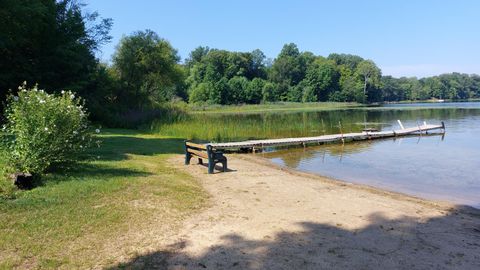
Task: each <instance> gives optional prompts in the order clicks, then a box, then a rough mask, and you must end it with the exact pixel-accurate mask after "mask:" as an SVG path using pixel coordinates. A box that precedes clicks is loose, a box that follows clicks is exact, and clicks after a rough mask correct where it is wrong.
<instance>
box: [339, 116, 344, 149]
mask: <svg viewBox="0 0 480 270" xmlns="http://www.w3.org/2000/svg"><path fill="white" fill-rule="evenodd" d="M338 127H340V134H341V136H342V143H343V144H345V139H344V138H343V130H342V122H340V121H338Z"/></svg>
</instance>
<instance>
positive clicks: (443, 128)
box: [442, 121, 445, 133]
mask: <svg viewBox="0 0 480 270" xmlns="http://www.w3.org/2000/svg"><path fill="white" fill-rule="evenodd" d="M442 130H443V133H445V123H444V122H443V121H442Z"/></svg>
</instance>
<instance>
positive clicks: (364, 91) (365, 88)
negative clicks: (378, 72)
mask: <svg viewBox="0 0 480 270" xmlns="http://www.w3.org/2000/svg"><path fill="white" fill-rule="evenodd" d="M367 80H368V77H367V76H365V82H364V83H363V95H366V94H367Z"/></svg>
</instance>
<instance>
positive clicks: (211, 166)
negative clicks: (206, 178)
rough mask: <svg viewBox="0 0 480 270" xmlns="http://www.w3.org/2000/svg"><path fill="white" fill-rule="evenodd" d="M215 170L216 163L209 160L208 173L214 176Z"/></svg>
mask: <svg viewBox="0 0 480 270" xmlns="http://www.w3.org/2000/svg"><path fill="white" fill-rule="evenodd" d="M214 169H215V162H213V160H208V173H209V174H212V173H213V170H214Z"/></svg>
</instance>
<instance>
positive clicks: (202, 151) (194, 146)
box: [185, 141, 209, 159]
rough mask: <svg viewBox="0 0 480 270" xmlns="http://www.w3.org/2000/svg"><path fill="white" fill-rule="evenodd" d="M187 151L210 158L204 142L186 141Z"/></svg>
mask: <svg viewBox="0 0 480 270" xmlns="http://www.w3.org/2000/svg"><path fill="white" fill-rule="evenodd" d="M185 151H186V152H188V153H190V154H193V155H195V156H198V157H202V158H206V159H207V158H209V157H208V154H209V153H208V152H209V151H208V148H207V146H206V145H204V144H198V143H192V142H189V141H186V142H185Z"/></svg>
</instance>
